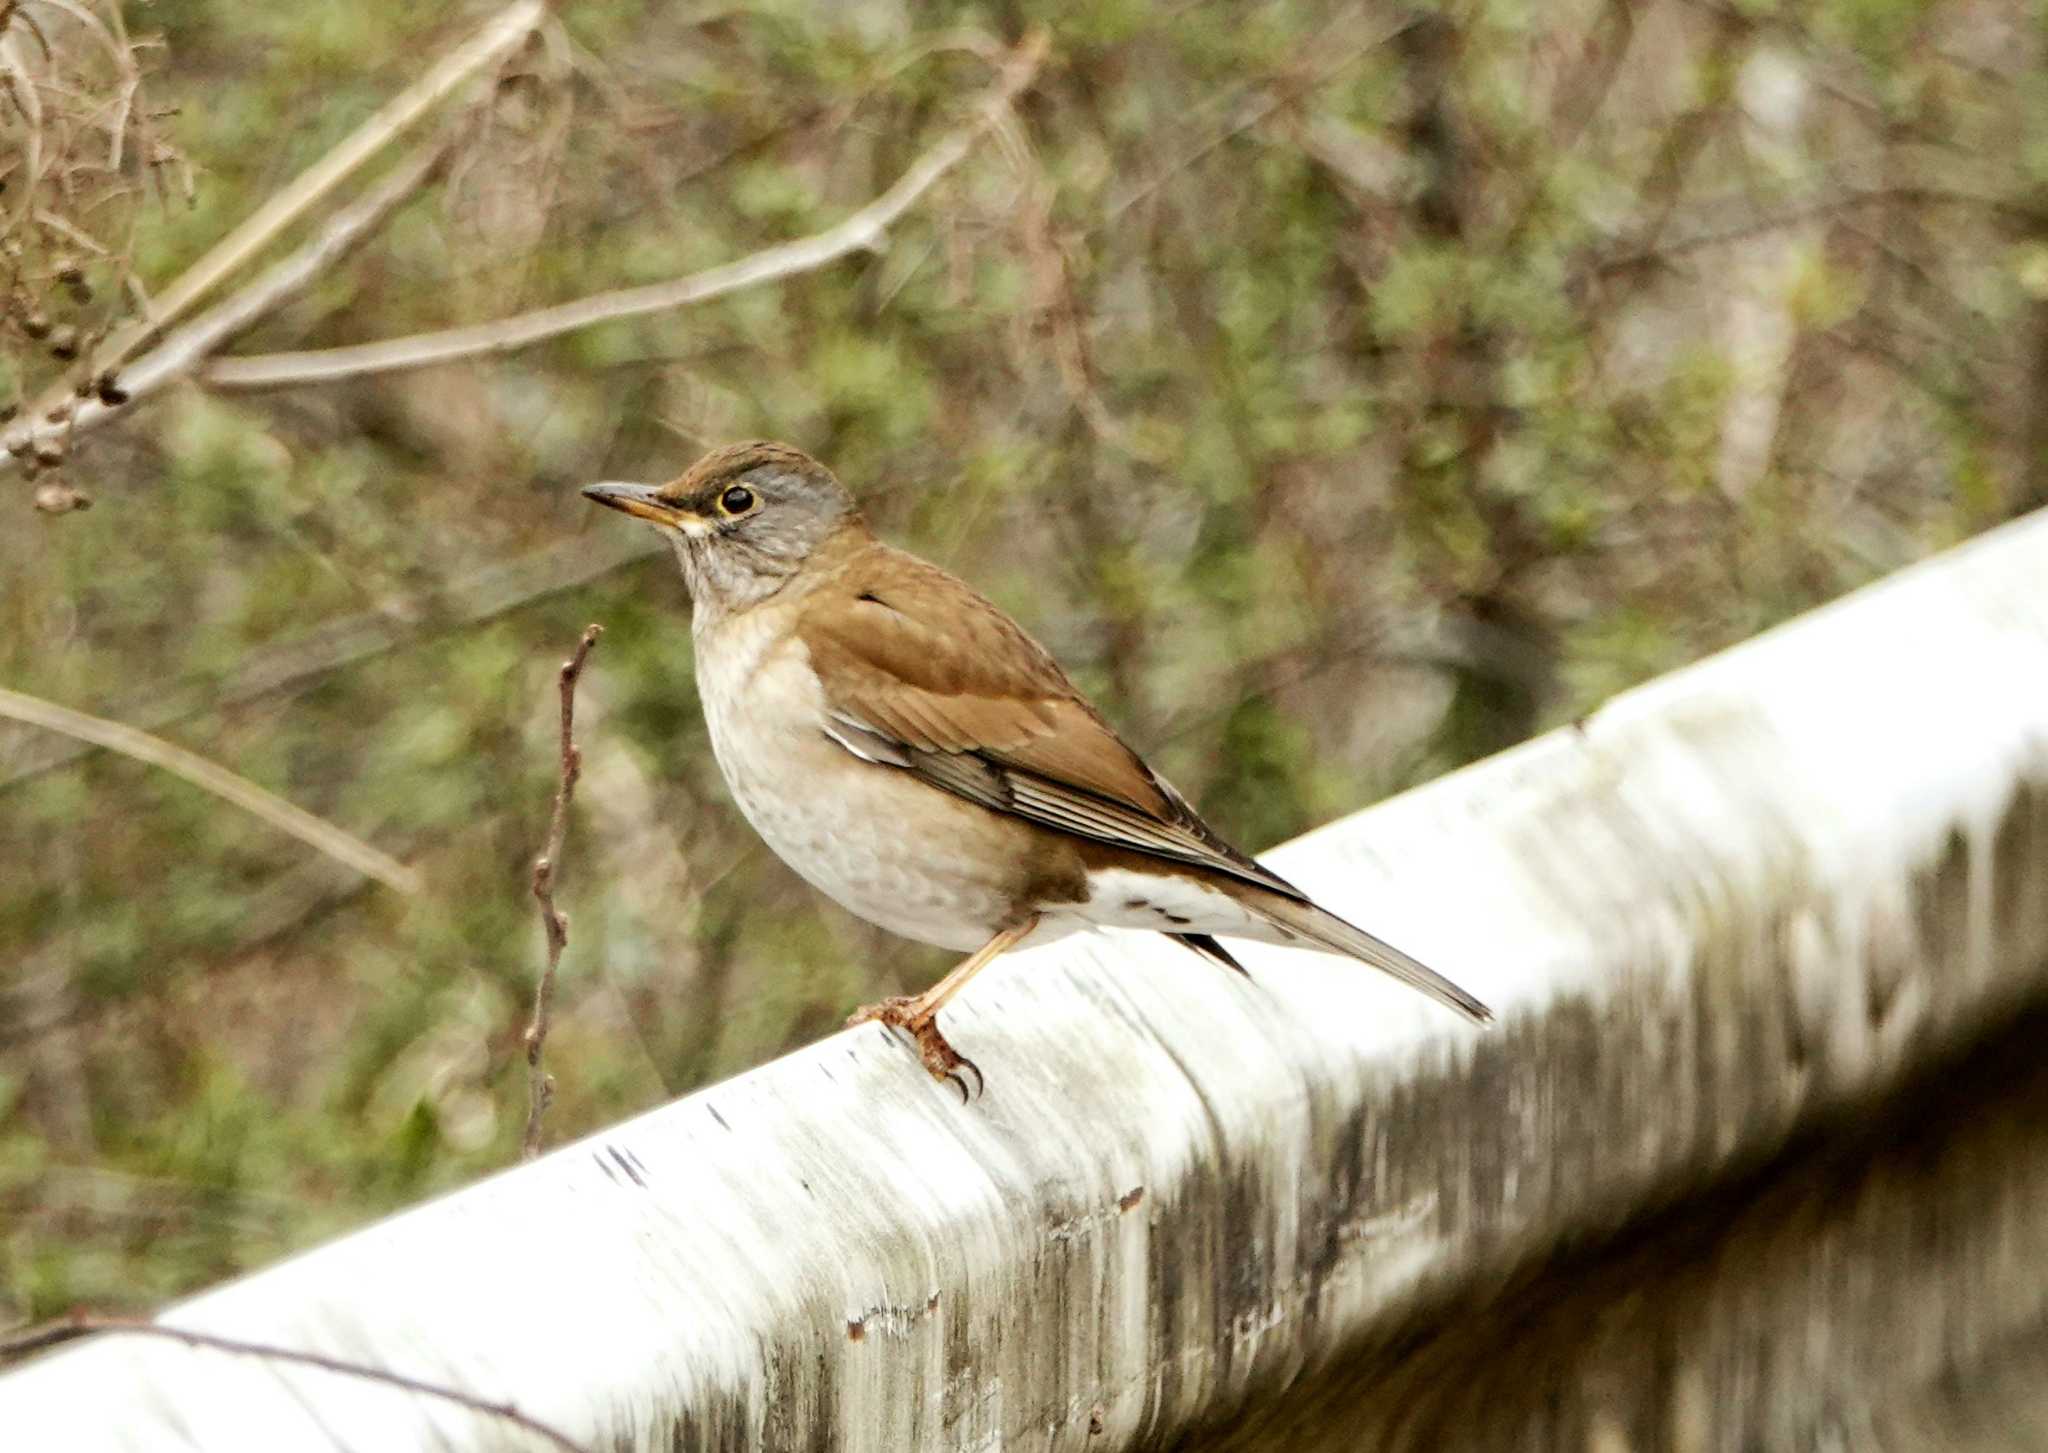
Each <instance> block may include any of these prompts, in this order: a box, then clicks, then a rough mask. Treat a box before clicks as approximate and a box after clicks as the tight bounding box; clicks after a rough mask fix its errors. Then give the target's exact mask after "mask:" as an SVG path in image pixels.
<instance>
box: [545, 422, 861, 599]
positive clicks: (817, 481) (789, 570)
mask: <svg viewBox="0 0 2048 1453" xmlns="http://www.w3.org/2000/svg"><path fill="white" fill-rule="evenodd" d="M583 493H584V496H585V497H586V498H589V499H593V500H596V501H597V502H598V503H599V504H601V505H609V506H611V508H613V509H615V510H620V511H623V512H624V513H626V514H629V515H632V516H633V517H634V518H635V519H639V520H644V521H646V522H647V523H648V524H650V525H652V526H654V528H655V529H657V530H659V531H661V533H662V534H663V535H665V536H666V537H667V538H668V541H669V543H670V545H671V546H672V547H673V548H674V549H675V552H676V559H677V560H678V561H680V562H681V564H682V567H683V576H684V578H685V579H686V580H687V581H688V582H689V587H690V598H691V600H692V601H693V602H695V604H696V607H697V610H698V612H699V613H700V617H701V616H704V615H710V616H716V615H721V614H724V613H726V612H728V611H734V610H741V609H744V608H745V607H747V606H749V605H752V604H754V603H755V602H757V601H761V600H765V599H767V598H768V597H769V596H771V595H773V594H775V593H776V592H777V591H778V590H780V589H782V587H783V586H785V585H787V584H788V583H789V581H790V579H791V578H792V577H794V576H795V575H796V573H797V572H798V571H799V570H801V569H802V568H803V566H804V564H805V563H806V562H807V561H809V560H810V559H811V558H812V556H813V555H815V554H816V553H817V551H818V550H819V548H820V547H821V546H823V545H825V544H826V543H827V542H829V541H832V540H834V539H836V538H838V537H839V536H841V535H842V534H843V533H844V532H846V531H848V530H858V529H861V528H863V525H862V521H861V515H860V509H859V507H858V506H856V505H855V504H854V502H853V496H852V495H851V494H849V493H847V490H846V486H845V485H843V484H841V483H840V482H839V481H838V480H837V479H835V478H834V477H833V475H832V471H831V470H829V469H827V468H826V467H825V466H824V465H822V464H820V463H819V462H818V461H817V460H815V459H813V458H811V457H810V455H808V454H806V453H804V452H803V451H802V450H801V449H793V448H791V447H790V446H789V445H787V444H770V443H767V442H765V441H762V440H751V441H749V442H747V443H744V444H728V445H726V446H725V447H724V448H722V449H714V450H712V451H711V452H710V453H709V454H707V455H705V456H704V457H703V458H702V459H700V460H698V461H697V462H696V463H695V464H693V465H691V466H690V468H689V470H688V472H686V473H685V474H683V476H682V477H681V478H679V479H673V480H670V481H669V482H668V483H667V484H664V485H658V486H657V485H645V484H593V485H588V486H586V487H585V488H584V490H583Z"/></svg>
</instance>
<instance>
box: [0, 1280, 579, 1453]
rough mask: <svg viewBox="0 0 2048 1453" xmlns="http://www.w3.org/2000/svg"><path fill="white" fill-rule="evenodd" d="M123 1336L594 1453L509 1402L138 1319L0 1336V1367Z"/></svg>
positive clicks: (572, 1452) (65, 1324) (78, 1318)
mask: <svg viewBox="0 0 2048 1453" xmlns="http://www.w3.org/2000/svg"><path fill="white" fill-rule="evenodd" d="M107 1332H125V1333H132V1334H136V1335H140V1336H146V1337H162V1338H165V1339H167V1340H169V1341H172V1342H180V1343H183V1344H184V1345H185V1346H187V1347H204V1348H207V1349H209V1350H211V1351H215V1352H232V1353H235V1354H237V1355H238V1356H243V1357H258V1358H262V1359H263V1360H265V1361H267V1362H288V1363H291V1364H292V1365H293V1366H295V1367H314V1368H318V1369H319V1370H320V1371H322V1372H332V1373H337V1374H339V1375H340V1376H342V1377H359V1378H361V1379H363V1380H364V1381H365V1382H375V1383H381V1384H383V1385H384V1386H386V1387H395V1388H398V1389H400V1390H402V1391H404V1392H411V1393H419V1394H420V1395H421V1396H423V1397H431V1398H440V1399H442V1400H443V1401H444V1402H450V1403H454V1404H455V1405H456V1406H458V1407H463V1408H467V1409H469V1410H470V1411H471V1412H473V1413H483V1414H484V1415H485V1416H487V1417H493V1418H502V1419H504V1420H505V1421H506V1422H508V1423H511V1424H513V1425H514V1426H516V1427H520V1428H524V1429H525V1430H526V1431H527V1432H529V1433H534V1434H537V1435H538V1436H540V1437H542V1438H545V1439H547V1440H548V1441H549V1442H550V1443H552V1444H554V1445H555V1446H556V1447H557V1448H560V1449H561V1450H562V1453H590V1449H588V1448H587V1447H585V1446H584V1445H583V1444H581V1443H579V1442H577V1441H576V1440H575V1439H574V1438H571V1437H570V1436H569V1435H568V1434H567V1433H564V1432H562V1431H561V1430H560V1429H559V1428H556V1427H554V1426H552V1425H551V1424H548V1423H544V1422H542V1421H541V1420H540V1419H539V1418H536V1417H534V1416H532V1415H531V1414H529V1413H522V1412H520V1411H519V1409H518V1408H516V1407H514V1406H513V1405H512V1404H511V1403H509V1402H506V1403H494V1402H492V1401H490V1400H489V1399H488V1398H480V1397H478V1396H476V1395H475V1394H474V1393H466V1392H463V1391H462V1390H461V1389H460V1388H453V1387H446V1386H443V1385H442V1384H440V1383H436V1382H425V1381H423V1380H421V1379H420V1378H417V1377H407V1376H406V1375H405V1374H404V1373H400V1372H386V1371H385V1370H384V1369H383V1368H381V1367H369V1366H365V1365H364V1364H363V1363H360V1362H347V1361H344V1360H343V1359H341V1358H339V1357H329V1356H327V1355H326V1354H324V1353H320V1352H301V1351H299V1350H298V1349H296V1348H292V1347H274V1346H270V1345H269V1344H267V1343H262V1342H245V1341H243V1340H242V1339H241V1338H239V1337H223V1336H220V1335H219V1334H217V1333H213V1332H195V1331H193V1330H191V1329H190V1328H187V1327H171V1326H166V1325H165V1324H164V1323H162V1322H146V1321H143V1320H142V1319H141V1318H139V1317H103V1316H98V1315H95V1314H93V1313H90V1312H74V1313H73V1314H72V1315H70V1316H68V1317H66V1318H64V1319H63V1320H61V1321H57V1322H51V1323H48V1324H46V1325H44V1326H41V1327H31V1328H29V1329H28V1330H27V1331H25V1332H19V1333H15V1334H14V1335H12V1336H8V1337H0V1365H5V1364H6V1363H8V1362H10V1361H13V1360H15V1359H18V1358H22V1357H27V1356H29V1355H30V1354H32V1353H36V1352H41V1351H43V1350H45V1349H46V1348H50V1347H57V1346H61V1345H62V1344H64V1343H66V1342H73V1341H76V1340H77V1339H79V1338H81V1337H90V1336H94V1335H95V1334H99V1333H107Z"/></svg>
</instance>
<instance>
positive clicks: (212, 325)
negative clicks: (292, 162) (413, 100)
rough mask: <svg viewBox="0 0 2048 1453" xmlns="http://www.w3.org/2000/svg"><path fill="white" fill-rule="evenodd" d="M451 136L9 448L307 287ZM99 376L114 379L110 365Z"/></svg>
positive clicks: (235, 330) (93, 408) (68, 432)
mask: <svg viewBox="0 0 2048 1453" xmlns="http://www.w3.org/2000/svg"><path fill="white" fill-rule="evenodd" d="M453 139H454V138H453V136H452V135H450V136H445V137H442V138H440V139H439V140H436V141H432V142H428V143H426V144H425V145H422V146H420V147H418V148H416V149H415V150H414V151H413V152H412V153H411V154H410V155H409V156H407V157H406V158H405V160H403V161H401V162H400V163H399V164H398V165H397V166H395V167H393V168H392V169H391V171H390V172H389V173H387V174H386V175H385V176H384V177H382V178H381V179H380V180H379V181H378V182H377V184H376V186H374V187H372V188H371V189H370V190H369V191H368V192H367V193H365V194H364V195H363V196H362V197H361V198H359V199H358V200H357V201H356V202H354V203H353V204H352V205H350V206H348V207H347V208H345V209H343V210H342V211H340V212H337V213H336V214H335V215H334V216H333V217H332V218H331V219H329V221H328V222H327V224H326V225H325V226H324V227H322V228H321V229H320V231H319V233H318V234H317V235H315V236H313V237H311V238H309V239H307V241H306V242H305V243H304V244H302V245H301V246H300V247H299V248H298V249H297V250H295V251H294V252H292V253H291V254H290V255H289V256H287V257H285V258H283V259H282V260H280V261H279V262H277V263H275V264H274V265H273V266H271V268H270V269H269V270H268V271H266V272H265V273H264V274H263V276H262V277H260V278H258V279H257V280H256V281H255V282H253V283H251V284H250V285H249V286H248V287H246V288H243V289H242V290H241V291H239V292H237V293H235V294H234V295H233V296H232V297H230V298H228V299H227V300H226V301H224V302H222V303H219V304H216V305H215V306H214V307H212V308H209V309H207V311H206V312H204V313H202V314H200V315H199V316H198V317H197V318H195V319H193V320H192V321H191V322H190V323H187V324H186V325H185V326H184V327H182V328H179V329H178V330H177V331H175V332H173V333H171V334H170V335H169V336H168V337H166V338H165V339H164V340H163V341H162V342H161V343H159V344H158V345H157V346H156V347H155V348H152V349H151V350H150V351H149V352H147V353H145V354H144V355H143V356H142V357H140V358H138V359H137V360H136V361H135V362H134V363H132V364H130V365H129V366H128V367H127V368H125V369H123V370H121V371H120V374H119V376H118V388H117V389H114V390H103V391H101V392H100V393H99V394H98V395H97V396H95V397H92V398H87V399H81V400H80V401H79V402H78V404H77V405H76V407H74V408H73V409H72V410H71V412H70V414H69V416H68V417H66V418H64V419H63V420H61V421H58V422H51V421H50V420H48V419H46V418H38V419H36V420H33V421H31V424H30V426H29V428H28V429H27V430H25V431H24V432H22V433H20V434H16V435H10V436H9V444H10V447H12V445H13V443H14V441H15V440H16V439H19V440H21V441H22V442H23V443H25V444H26V445H28V446H29V447H30V448H33V447H34V446H36V445H40V444H45V443H50V442H55V441H58V440H68V439H69V438H70V437H71V436H72V435H74V434H77V433H79V432H81V431H83V430H86V429H92V428H96V427H97V426H99V425H100V424H103V423H105V422H106V421H107V420H108V419H109V418H111V417H112V416H113V415H115V414H118V413H121V412H123V411H124V410H126V409H128V408H130V407H132V406H133V405H134V404H136V403H139V402H141V401H142V400H143V399H146V398H148V397H150V396H151V395H152V394H156V393H160V392H161V391H162V390H163V389H165V388H166V387H168V386H169V385H171V384H173V383H176V382H177V381H178V380H179V379H181V378H185V377H187V376H189V375H190V374H191V373H192V372H193V370H194V369H196V368H197V367H198V366H199V365H200V364H201V363H203V362H205V360H206V359H207V358H208V356H210V355H211V354H213V353H214V352H216V351H217V350H219V349H221V348H223V347H225V346H226V345H227V344H229V343H230V342H232V341H233V340H234V339H235V337H236V336H237V335H239V334H241V333H243V332H245V331H247V330H248V329H249V328H252V327H254V326H255V325H256V324H257V323H259V322H261V321H262V320H263V319H264V318H266V317H268V316H269V315H270V314H271V313H273V312H275V311H276V310H277V309H278V308H280V307H282V306H283V305H284V304H286V303H288V302H290V301H291V300H292V299H293V298H295V297H297V296H298V295H299V294H300V293H302V292H304V291H305V290H306V289H307V288H308V287H311V286H312V285H313V284H314V283H315V282H317V281H318V280H319V279H320V277H321V276H322V275H323V274H325V273H326V271H327V270H328V269H329V268H331V267H333V266H334V265H335V264H336V263H337V262H339V261H341V260H342V259H343V258H344V257H346V256H348V254H349V253H350V252H352V251H354V250H355V248H356V247H357V246H358V245H359V244H360V243H362V242H363V241H364V240H365V239H366V238H368V237H369V236H370V235H371V234H372V233H373V232H375V231H376V230H377V229H378V228H379V227H381V226H382V225H383V224H384V222H385V220H386V219H387V218H389V217H390V216H391V214H392V213H393V212H395V211H397V210H398V208H399V207H400V206H401V205H403V203H404V202H405V200H406V199H407V198H408V197H410V196H412V194H413V193H414V192H416V191H418V190H419V188H420V187H421V186H422V185H423V184H424V183H425V182H426V181H427V179H428V178H429V177H430V176H432V175H433V173H434V171H435V170H436V168H438V167H439V166H440V165H441V163H442V161H443V160H444V159H445V158H446V156H447V154H448V148H449V146H450V144H451V143H452V141H453ZM102 376H104V377H108V378H109V379H110V381H112V380H113V375H112V373H111V371H107V372H105V373H103V375H102Z"/></svg>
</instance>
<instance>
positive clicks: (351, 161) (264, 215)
mask: <svg viewBox="0 0 2048 1453" xmlns="http://www.w3.org/2000/svg"><path fill="white" fill-rule="evenodd" d="M547 8H548V7H547V0H515V3H513V4H511V5H508V6H507V7H506V8H505V9H504V10H502V11H500V12H499V13H498V14H497V15H495V16H493V17H492V18H491V19H490V20H489V21H488V22H487V23H486V24H484V25H483V26H482V27H481V28H480V29H479V30H477V32H476V33H475V34H474V35H472V36H471V37H470V38H469V39H468V40H466V41H464V42H463V43H462V44H461V45H459V46H457V47H456V48H455V49H454V50H452V51H450V52H449V53H448V54H447V55H446V56H444V57H442V59H441V61H440V63H439V64H438V65H436V66H435V67H434V68H433V69H432V70H430V71H428V72H427V74H426V75H424V76H422V77H420V79H419V80H417V81H415V82H414V83H413V84H412V85H410V86H408V87H406V89H405V90H403V91H401V92H400V93H399V94H398V95H396V96H394V97H392V98H391V100H389V101H387V102H386V103H385V104H384V105H383V106H382V107H380V108H379V109H378V110H377V112H376V114H375V115H373V116H371V117H370V118H369V120H367V121H365V122H364V123H363V124H362V125H361V126H358V127H357V128H356V129H355V131H353V132H352V133H350V135H349V136H348V137H347V138H346V139H345V140H343V141H342V143H341V144H340V145H339V146H337V147H335V148H334V149H333V150H332V151H330V152H328V153H327V154H326V155H325V156H323V157H321V158H320V160H319V161H317V162H315V163H314V164H313V165H312V166H310V167H308V168H307V169H306V170H305V171H303V172H301V173H300V174H299V175H298V176H297V177H295V178H293V180H292V181H291V182H290V183H289V184H287V185H286V186H285V188H284V189H283V190H282V191H280V192H278V193H276V194H275V195H274V196H272V197H271V198H270V200H269V201H267V202H265V203H264V204H263V205H262V206H261V207H258V208H257V209H256V211H255V212H254V213H252V214H251V215H250V216H249V217H248V218H247V219H245V220H244V221H243V222H242V224H241V225H240V226H239V227H237V228H235V229H234V230H233V231H232V232H230V233H229V234H228V235H227V236H226V237H223V238H222V239H221V240H220V241H219V242H217V243H215V244H214V245H213V247H212V248H211V249H210V250H209V251H208V252H207V253H206V255H205V256H203V257H201V258H200V259H199V260H198V261H197V262H195V263H193V264H192V266H190V267H188V268H187V269H185V271H184V272H183V273H182V274H180V275H179V277H178V278H177V280H176V281H174V282H173V283H172V284H171V285H170V286H169V287H168V288H166V289H164V291H163V292H161V293H159V294H158V295H157V298H156V310H155V312H154V313H153V314H152V315H150V316H148V317H144V318H140V319H137V320H136V321H135V322H133V323H131V324H129V325H128V326H127V327H125V328H123V329H122V330H121V331H120V332H119V333H117V334H116V335H115V336H114V337H113V338H111V339H110V340H108V342H107V343H106V345H105V346H104V347H103V348H100V349H98V350H96V351H95V353H94V355H93V361H92V370H93V373H94V375H100V374H105V373H107V372H109V371H118V370H119V369H120V368H121V366H122V365H123V364H125V363H127V362H128V361H129V360H130V359H131V358H133V357H134V356H135V355H136V354H137V353H138V352H139V351H141V350H142V349H143V348H145V347H147V346H148V345H149V344H150V343H151V342H152V341H153V340H155V339H157V338H159V337H161V336H162V335H163V331H164V329H166V328H168V327H169V326H170V325H171V324H172V323H174V322H176V321H177V320H178V319H179V318H180V317H182V316H183V315H184V314H185V313H186V312H187V311H188V310H189V309H190V308H191V307H192V305H193V304H194V303H197V302H198V301H199V299H200V298H201V297H203V296H205V295H206V294H207V293H209V292H211V291H212V290H213V289H214V288H215V287H217V286H218V285H219V284H220V283H221V282H223V281H225V280H226V279H227V277H228V276H229V275H230V274H232V273H233V272H235V271H236V270H237V269H238V268H240V267H242V266H243V265H244V264H246V263H247V262H249V261H250V260H251V259H252V258H254V257H255V256H256V254H258V253H259V252H261V251H262V250H263V249H264V248H266V247H268V246H269V245H270V244H271V243H272V242H274V241H275V240H276V239H277V237H278V236H279V235H280V234H281V233H282V232H284V231H285V229H286V228H288V227H290V226H291V225H292V224H293V223H294V222H297V221H298V220H299V219H300V218H301V217H303V216H305V215H306V213H307V212H309V211H310V210H312V209H313V208H314V207H316V206H318V205H319V204H320V203H321V202H322V201H324V200H326V198H327V197H328V196H329V195H330V194H331V193H332V192H333V191H334V189H335V188H336V187H338V186H340V185H341V184H342V183H343V182H345V181H347V180H348V178H349V177H350V176H351V175H352V174H353V173H354V172H355V171H356V170H357V169H358V168H360V167H361V166H362V165H363V164H364V163H365V162H367V161H369V160H370V158H371V157H373V156H375V155H376V154H377V153H378V152H380V151H382V150H383V149H384V148H385V147H386V146H388V145H390V143H391V142H392V141H394V140H396V139H397V138H398V137H399V136H400V135H402V134H403V133H404V132H405V131H407V130H408V129H409V128H410V127H412V126H413V124H414V123H416V122H417V121H419V119H420V118H421V117H423V116H425V115H426V114H427V113H428V112H429V111H431V110H432V109H434V107H436V106H438V105H439V104H440V103H441V102H442V101H444V100H445V99H447V97H448V96H450V95H451V94H453V93H454V92H455V91H456V90H458V89H460V88H461V87H462V86H464V85H466V84H467V83H468V82H469V81H470V79H471V78H472V77H474V76H475V75H476V74H477V73H478V72H480V71H482V70H484V69H485V68H486V67H488V66H491V65H494V64H496V63H497V62H498V61H500V60H502V59H503V58H504V57H505V56H506V55H508V54H509V53H510V52H511V51H512V50H513V49H514V48H516V47H517V46H519V45H520V44H521V43H523V42H524V41H525V39H526V37H527V36H528V35H529V34H531V33H532V31H533V28H534V27H535V26H536V25H538V24H540V22H541V21H542V19H544V18H545V16H546V15H547ZM71 392H72V390H71V386H70V384H69V383H68V382H60V383H58V384H54V385H52V387H51V388H50V390H49V391H48V392H47V393H46V394H45V395H44V396H43V397H42V398H40V399H38V400H37V401H36V404H35V407H34V409H33V410H32V411H31V417H32V418H34V419H37V420H47V419H48V418H49V417H50V415H51V414H52V413H53V412H55V411H58V410H60V409H61V408H62V407H63V405H64V404H65V403H66V402H67V401H68V400H69V398H70V397H71Z"/></svg>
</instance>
